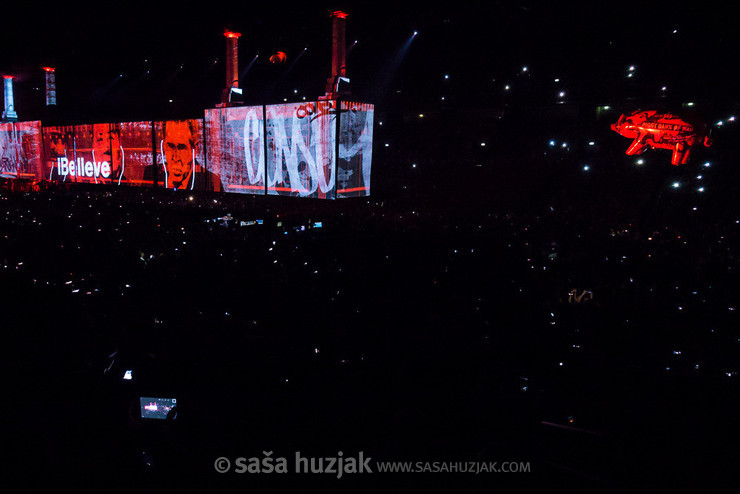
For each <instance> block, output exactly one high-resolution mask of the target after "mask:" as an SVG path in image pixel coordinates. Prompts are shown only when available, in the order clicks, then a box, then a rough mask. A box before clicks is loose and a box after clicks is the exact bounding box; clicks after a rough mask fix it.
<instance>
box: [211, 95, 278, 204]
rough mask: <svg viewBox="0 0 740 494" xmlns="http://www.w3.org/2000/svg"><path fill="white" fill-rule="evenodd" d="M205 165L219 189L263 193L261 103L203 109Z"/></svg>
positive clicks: (263, 156)
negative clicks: (204, 116) (206, 153)
mask: <svg viewBox="0 0 740 494" xmlns="http://www.w3.org/2000/svg"><path fill="white" fill-rule="evenodd" d="M205 122H206V140H207V142H208V156H207V160H208V165H209V169H210V170H211V172H212V173H213V174H215V175H217V176H218V177H220V179H221V184H222V186H223V190H225V191H226V192H234V193H238V194H264V193H265V146H264V142H265V141H264V136H265V122H264V118H263V107H262V106H242V107H235V108H216V109H214V110H206V119H205Z"/></svg>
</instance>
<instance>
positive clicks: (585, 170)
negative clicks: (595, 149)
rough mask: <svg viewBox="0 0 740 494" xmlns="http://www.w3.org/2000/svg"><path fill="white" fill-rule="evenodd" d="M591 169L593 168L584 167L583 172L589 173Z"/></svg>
mask: <svg viewBox="0 0 740 494" xmlns="http://www.w3.org/2000/svg"><path fill="white" fill-rule="evenodd" d="M590 169H591V167H590V166H588V165H586V166H584V167H583V171H584V172H587V171H589V170H590Z"/></svg>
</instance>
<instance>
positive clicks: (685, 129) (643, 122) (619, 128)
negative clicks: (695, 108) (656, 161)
mask: <svg viewBox="0 0 740 494" xmlns="http://www.w3.org/2000/svg"><path fill="white" fill-rule="evenodd" d="M611 128H612V130H613V131H614V132H616V133H618V134H619V135H621V136H623V137H627V138H628V139H634V140H633V141H632V144H630V147H629V148H628V149H627V152H626V154H628V155H633V154H640V153H643V152H645V151H646V150H647V149H648V148H654V149H670V150H672V151H673V155H672V156H671V164H672V165H675V166H678V165H679V164H682V165H683V164H686V163H687V162H688V160H689V153H690V152H691V148H692V147H693V146H694V145H696V144H698V143H700V142H703V144H704V145H705V146H707V147H709V146H710V145H711V141H710V140H709V138H708V137H706V136H704V125H702V124H699V125H694V124H691V123H689V122H687V121H685V120H683V119H682V118H681V117H679V116H677V115H674V114H672V113H665V112H658V111H655V110H645V111H641V110H638V111H636V112H633V113H631V114H630V115H622V116H620V117H619V120H618V121H617V123H615V124H612V126H611ZM702 137H703V141H702Z"/></svg>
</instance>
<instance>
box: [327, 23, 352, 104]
mask: <svg viewBox="0 0 740 494" xmlns="http://www.w3.org/2000/svg"><path fill="white" fill-rule="evenodd" d="M330 15H331V18H332V35H331V77H330V78H329V79H328V80H327V81H326V97H327V98H331V99H333V98H336V97H338V96H339V95H340V94H349V87H348V83H349V79H347V43H346V41H345V30H346V23H347V21H346V19H347V13H346V12H342V11H341V10H335V11H333V12H330Z"/></svg>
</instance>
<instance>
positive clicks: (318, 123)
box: [265, 100, 336, 199]
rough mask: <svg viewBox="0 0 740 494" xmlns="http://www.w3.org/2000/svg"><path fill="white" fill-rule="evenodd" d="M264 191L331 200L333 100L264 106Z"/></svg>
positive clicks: (333, 181)
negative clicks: (265, 173)
mask: <svg viewBox="0 0 740 494" xmlns="http://www.w3.org/2000/svg"><path fill="white" fill-rule="evenodd" d="M266 116H267V122H266V130H265V135H266V141H267V142H266V144H267V155H266V168H267V170H266V172H267V193H268V194H272V195H287V196H300V197H313V198H320V199H334V187H335V174H334V155H335V145H336V101H331V100H327V101H318V102H308V103H302V104H299V103H292V104H285V105H271V106H267V107H266Z"/></svg>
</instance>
